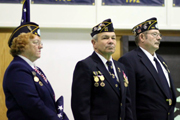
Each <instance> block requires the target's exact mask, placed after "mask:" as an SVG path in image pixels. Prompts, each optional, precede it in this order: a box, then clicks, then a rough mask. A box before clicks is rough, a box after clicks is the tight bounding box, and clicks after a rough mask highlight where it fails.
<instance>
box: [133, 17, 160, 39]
mask: <svg viewBox="0 0 180 120" xmlns="http://www.w3.org/2000/svg"><path fill="white" fill-rule="evenodd" d="M151 29H156V30H159V29H158V23H157V19H156V18H155V17H153V18H150V19H148V20H146V21H144V22H142V23H140V24H138V25H136V26H135V27H133V29H132V32H133V33H134V35H135V36H137V35H139V34H140V33H142V32H145V31H147V30H151Z"/></svg>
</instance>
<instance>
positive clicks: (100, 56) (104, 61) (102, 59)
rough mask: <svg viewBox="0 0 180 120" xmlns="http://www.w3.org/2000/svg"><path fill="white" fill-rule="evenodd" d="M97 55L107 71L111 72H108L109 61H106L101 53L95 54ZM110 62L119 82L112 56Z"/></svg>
mask: <svg viewBox="0 0 180 120" xmlns="http://www.w3.org/2000/svg"><path fill="white" fill-rule="evenodd" d="M95 53H96V54H97V55H98V56H99V58H100V59H101V61H102V62H103V64H104V66H105V67H106V69H107V71H109V70H108V65H107V64H106V62H107V60H106V59H105V58H104V57H103V56H102V55H100V54H99V53H97V52H95ZM110 61H112V66H113V70H114V72H115V73H114V74H115V76H116V78H117V81H119V78H118V76H117V72H116V69H115V65H114V62H113V59H112V56H111V57H110Z"/></svg>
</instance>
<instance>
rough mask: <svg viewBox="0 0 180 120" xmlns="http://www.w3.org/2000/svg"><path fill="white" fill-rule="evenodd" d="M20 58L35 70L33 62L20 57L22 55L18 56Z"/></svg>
mask: <svg viewBox="0 0 180 120" xmlns="http://www.w3.org/2000/svg"><path fill="white" fill-rule="evenodd" d="M18 56H19V57H20V58H22V59H23V60H24V61H26V62H27V63H28V64H29V65H30V66H31V67H32V68H33V69H35V64H34V63H33V62H31V61H30V60H29V59H28V58H26V57H24V56H22V55H18Z"/></svg>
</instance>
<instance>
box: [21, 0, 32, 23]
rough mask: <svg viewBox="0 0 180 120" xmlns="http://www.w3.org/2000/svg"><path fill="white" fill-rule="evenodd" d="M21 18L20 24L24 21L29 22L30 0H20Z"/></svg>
mask: <svg viewBox="0 0 180 120" xmlns="http://www.w3.org/2000/svg"><path fill="white" fill-rule="evenodd" d="M22 4H23V7H22V19H21V25H22V24H23V23H26V22H30V0H23V2H22Z"/></svg>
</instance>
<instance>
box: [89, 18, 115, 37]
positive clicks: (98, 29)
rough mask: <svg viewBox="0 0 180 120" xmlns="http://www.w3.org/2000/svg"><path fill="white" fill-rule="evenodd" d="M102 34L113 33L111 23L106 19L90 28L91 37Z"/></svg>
mask: <svg viewBox="0 0 180 120" xmlns="http://www.w3.org/2000/svg"><path fill="white" fill-rule="evenodd" d="M102 32H114V27H113V24H112V22H111V19H106V20H104V21H103V22H102V23H99V24H98V25H96V26H94V27H93V28H92V33H91V36H92V37H93V36H94V35H96V34H98V33H102Z"/></svg>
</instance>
